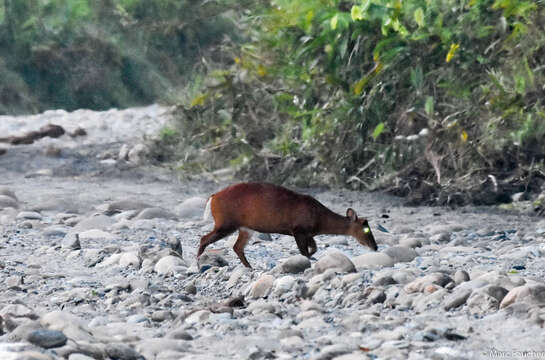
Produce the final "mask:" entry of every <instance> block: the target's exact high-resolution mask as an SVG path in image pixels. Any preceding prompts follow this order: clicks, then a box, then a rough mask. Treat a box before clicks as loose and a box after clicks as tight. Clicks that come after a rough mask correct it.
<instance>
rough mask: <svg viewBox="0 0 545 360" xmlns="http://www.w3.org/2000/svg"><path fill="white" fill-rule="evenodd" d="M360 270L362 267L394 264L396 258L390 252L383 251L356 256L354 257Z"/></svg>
mask: <svg viewBox="0 0 545 360" xmlns="http://www.w3.org/2000/svg"><path fill="white" fill-rule="evenodd" d="M352 261H353V262H354V265H355V266H356V268H357V269H358V270H360V269H379V268H382V267H389V266H393V265H394V263H395V262H394V259H392V258H391V257H390V256H389V255H388V254H385V253H381V252H369V253H366V254H362V255H359V256H356V257H355V258H353V259H352Z"/></svg>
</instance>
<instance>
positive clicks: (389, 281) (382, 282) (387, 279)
mask: <svg viewBox="0 0 545 360" xmlns="http://www.w3.org/2000/svg"><path fill="white" fill-rule="evenodd" d="M393 284H397V281H396V280H394V278H393V277H391V276H390V275H386V276H381V277H379V278H378V279H376V280H375V281H374V282H373V286H386V285H393Z"/></svg>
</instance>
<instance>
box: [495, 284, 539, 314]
mask: <svg viewBox="0 0 545 360" xmlns="http://www.w3.org/2000/svg"><path fill="white" fill-rule="evenodd" d="M518 302H526V303H529V304H536V305H545V284H536V285H522V286H517V287H515V288H513V289H511V290H510V291H509V292H508V293H507V294H506V295H505V297H504V298H503V300H502V301H501V303H500V309H503V308H505V307H507V306H509V305H512V304H514V303H518Z"/></svg>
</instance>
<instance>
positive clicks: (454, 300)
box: [443, 289, 473, 311]
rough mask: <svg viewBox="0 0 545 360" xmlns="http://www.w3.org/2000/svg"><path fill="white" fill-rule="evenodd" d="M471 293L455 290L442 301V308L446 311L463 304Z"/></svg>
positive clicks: (467, 290) (468, 290)
mask: <svg viewBox="0 0 545 360" xmlns="http://www.w3.org/2000/svg"><path fill="white" fill-rule="evenodd" d="M472 292H473V291H472V290H471V289H461V290H455V291H454V292H453V293H452V294H450V295H449V296H447V297H446V298H445V299H444V300H443V303H444V306H443V308H444V309H445V310H447V311H448V310H450V309H454V308H457V307H459V306H461V305H463V304H465V302H466V301H467V299H468V298H469V296H470V295H471V293H472Z"/></svg>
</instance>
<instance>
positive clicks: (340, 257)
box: [314, 249, 356, 273]
mask: <svg viewBox="0 0 545 360" xmlns="http://www.w3.org/2000/svg"><path fill="white" fill-rule="evenodd" d="M328 269H336V270H337V271H339V272H355V271H356V267H355V266H354V263H353V262H352V261H351V260H350V258H349V257H348V256H346V255H345V254H343V253H342V252H341V251H339V250H336V249H330V250H328V251H327V252H326V253H325V254H324V256H322V257H321V258H320V259H319V260H318V261H317V262H316V264H314V270H316V272H318V273H323V272H324V271H326V270H328Z"/></svg>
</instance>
